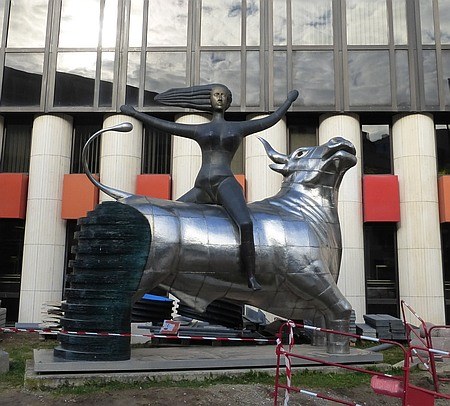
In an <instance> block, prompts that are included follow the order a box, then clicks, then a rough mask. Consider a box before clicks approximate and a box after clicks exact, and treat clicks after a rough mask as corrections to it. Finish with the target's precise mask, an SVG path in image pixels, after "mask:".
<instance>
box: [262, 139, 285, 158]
mask: <svg viewBox="0 0 450 406" xmlns="http://www.w3.org/2000/svg"><path fill="white" fill-rule="evenodd" d="M258 139H259V140H260V141H261V142H262V144H263V145H264V148H265V150H266V153H267V155H268V157H269V158H270V159H271V160H272V161H273V162H275V163H277V164H285V163H287V161H288V157H287V155H284V154H281V153H279V152H277V151H275V150H274V149H273V148H272V146H271V145H270V144H269V143H268V142H267V141H266V140H265V139H264V138H261V137H258Z"/></svg>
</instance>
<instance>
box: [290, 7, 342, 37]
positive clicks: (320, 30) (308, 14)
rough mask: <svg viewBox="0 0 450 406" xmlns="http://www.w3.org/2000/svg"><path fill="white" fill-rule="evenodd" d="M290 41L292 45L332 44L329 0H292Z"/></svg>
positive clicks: (331, 12)
mask: <svg viewBox="0 0 450 406" xmlns="http://www.w3.org/2000/svg"><path fill="white" fill-rule="evenodd" d="M292 43H293V44H294V45H332V44H333V5H332V1H331V0H315V1H314V2H312V1H310V0H297V1H293V2H292Z"/></svg>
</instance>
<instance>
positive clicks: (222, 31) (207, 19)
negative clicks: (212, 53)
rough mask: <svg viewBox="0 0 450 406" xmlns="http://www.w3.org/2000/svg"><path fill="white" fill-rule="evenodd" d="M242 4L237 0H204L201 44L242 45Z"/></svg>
mask: <svg viewBox="0 0 450 406" xmlns="http://www.w3.org/2000/svg"><path fill="white" fill-rule="evenodd" d="M241 18H242V4H241V1H239V0H238V1H237V0H221V1H217V0H203V1H202V15H201V21H202V23H201V44H202V45H215V46H232V45H234V46H239V45H241Z"/></svg>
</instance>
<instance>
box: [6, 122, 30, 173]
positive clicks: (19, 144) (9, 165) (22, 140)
mask: <svg viewBox="0 0 450 406" xmlns="http://www.w3.org/2000/svg"><path fill="white" fill-rule="evenodd" d="M31 130H32V124H31V120H25V119H21V120H14V119H11V120H7V121H6V122H5V131H4V136H3V145H2V151H1V152H2V154H1V161H0V172H12V173H28V170H29V167H30V152H31Z"/></svg>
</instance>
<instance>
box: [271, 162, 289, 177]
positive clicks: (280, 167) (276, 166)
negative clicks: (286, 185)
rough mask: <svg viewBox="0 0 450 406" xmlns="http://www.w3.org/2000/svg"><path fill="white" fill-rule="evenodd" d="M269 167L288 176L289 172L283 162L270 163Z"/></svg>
mask: <svg viewBox="0 0 450 406" xmlns="http://www.w3.org/2000/svg"><path fill="white" fill-rule="evenodd" d="M269 168H270V169H272V170H273V171H275V172H278V173H281V174H282V175H283V176H287V175H288V174H289V172H288V170H287V168H286V165H283V164H270V165H269Z"/></svg>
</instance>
